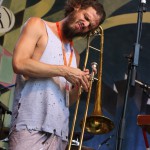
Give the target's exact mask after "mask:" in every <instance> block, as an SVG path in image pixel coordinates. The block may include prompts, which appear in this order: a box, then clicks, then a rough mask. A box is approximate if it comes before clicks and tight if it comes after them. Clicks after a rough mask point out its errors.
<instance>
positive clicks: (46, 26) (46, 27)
mask: <svg viewBox="0 0 150 150" xmlns="http://www.w3.org/2000/svg"><path fill="white" fill-rule="evenodd" d="M41 20H42V21H43V23H44V26H45V29H46V33H47V43H48V38H49V32H48V25H47V24H46V22H45V21H44V20H43V19H41Z"/></svg>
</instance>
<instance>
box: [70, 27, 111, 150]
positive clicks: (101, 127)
mask: <svg viewBox="0 0 150 150" xmlns="http://www.w3.org/2000/svg"><path fill="white" fill-rule="evenodd" d="M92 36H100V49H97V48H94V47H92V46H90V38H91V37H92ZM103 44H104V32H103V29H102V27H101V26H99V27H98V28H97V29H96V30H95V31H94V32H93V33H90V34H89V36H88V38H87V49H86V56H85V62H84V67H83V69H85V68H86V65H87V61H88V56H89V49H90V48H91V49H94V50H96V51H99V52H100V65H99V69H98V79H97V85H96V94H95V104H94V110H93V113H92V115H91V116H87V112H88V107H89V101H90V96H91V90H92V83H93V80H94V76H95V71H94V70H95V69H96V67H97V63H96V62H93V63H91V66H92V73H91V80H90V86H89V91H88V95H87V100H86V107H85V112H84V117H83V120H82V121H81V127H82V130H81V135H80V143H79V149H78V150H81V147H82V142H83V135H84V131H85V130H86V131H87V132H89V133H93V134H104V133H108V132H110V131H111V130H112V129H113V128H114V123H113V122H112V121H111V120H110V119H109V118H107V117H105V116H103V115H102V109H101V107H102V106H101V97H102V94H101V93H102V92H101V90H102V63H103ZM81 93H82V87H80V88H79V93H78V99H77V102H76V109H75V112H74V118H73V122H72V129H71V134H70V140H69V145H68V150H70V149H71V143H72V139H73V133H74V128H75V123H76V118H77V113H78V107H79V101H80V97H81Z"/></svg>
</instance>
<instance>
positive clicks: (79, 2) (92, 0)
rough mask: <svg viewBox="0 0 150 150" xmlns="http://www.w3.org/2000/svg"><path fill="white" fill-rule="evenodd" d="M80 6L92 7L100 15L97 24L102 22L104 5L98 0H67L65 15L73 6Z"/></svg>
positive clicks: (83, 7)
mask: <svg viewBox="0 0 150 150" xmlns="http://www.w3.org/2000/svg"><path fill="white" fill-rule="evenodd" d="M78 7H80V9H86V8H88V7H93V8H94V9H95V10H96V12H97V14H98V15H99V16H100V17H101V20H100V22H99V24H102V23H103V22H104V20H105V17H106V13H105V10H104V7H103V5H102V4H101V3H99V2H98V0H67V1H66V5H65V7H64V9H65V17H66V16H68V15H69V14H70V13H71V12H73V11H74V9H75V8H78Z"/></svg>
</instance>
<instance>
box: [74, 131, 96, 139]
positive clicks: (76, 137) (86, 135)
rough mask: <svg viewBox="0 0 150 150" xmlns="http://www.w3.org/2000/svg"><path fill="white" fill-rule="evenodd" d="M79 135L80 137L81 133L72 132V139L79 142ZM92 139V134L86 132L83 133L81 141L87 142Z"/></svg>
mask: <svg viewBox="0 0 150 150" xmlns="http://www.w3.org/2000/svg"><path fill="white" fill-rule="evenodd" d="M80 135H81V132H80V131H79V132H74V135H73V139H74V140H76V139H78V140H80ZM93 137H94V135H93V134H91V133H88V132H85V133H84V135H83V141H87V140H90V139H92V138H93Z"/></svg>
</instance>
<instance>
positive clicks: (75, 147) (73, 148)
mask: <svg viewBox="0 0 150 150" xmlns="http://www.w3.org/2000/svg"><path fill="white" fill-rule="evenodd" d="M67 149H68V146H67V148H66V150H67ZM78 149H79V146H78V145H71V150H78ZM81 150H94V149H93V148H91V147H87V146H82V147H81Z"/></svg>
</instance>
